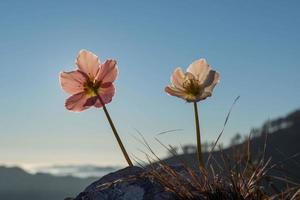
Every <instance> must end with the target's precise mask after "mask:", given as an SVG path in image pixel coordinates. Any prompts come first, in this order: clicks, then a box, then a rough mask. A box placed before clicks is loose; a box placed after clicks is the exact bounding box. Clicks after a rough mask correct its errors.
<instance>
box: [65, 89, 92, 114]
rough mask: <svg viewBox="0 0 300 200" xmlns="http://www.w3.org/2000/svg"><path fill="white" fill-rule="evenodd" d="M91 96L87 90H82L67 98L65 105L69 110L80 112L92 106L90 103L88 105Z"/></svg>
mask: <svg viewBox="0 0 300 200" xmlns="http://www.w3.org/2000/svg"><path fill="white" fill-rule="evenodd" d="M89 98H90V97H89V96H88V95H86V94H85V92H81V93H78V94H75V95H73V96H71V97H69V98H68V99H67V100H66V103H65V106H66V108H67V109H68V110H71V111H74V112H80V111H83V110H85V109H87V108H89V107H90V105H86V104H87V101H88V99H89Z"/></svg>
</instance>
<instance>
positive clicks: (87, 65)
mask: <svg viewBox="0 0 300 200" xmlns="http://www.w3.org/2000/svg"><path fill="white" fill-rule="evenodd" d="M76 65H77V67H78V68H77V69H76V70H75V71H71V72H61V73H60V75H59V81H60V85H61V87H62V89H63V90H64V91H65V92H67V93H69V94H70V95H72V96H70V97H69V98H68V99H67V100H66V103H65V106H66V108H67V109H68V110H71V111H75V112H80V111H82V110H85V109H87V108H89V107H91V106H95V107H97V108H101V107H103V105H102V103H104V104H107V103H109V102H111V100H112V97H113V96H114V94H115V87H114V85H113V82H114V80H116V78H117V75H118V68H117V63H116V61H115V60H106V61H105V63H103V64H101V63H100V61H99V59H98V57H97V56H96V55H95V54H93V53H92V52H89V51H87V50H81V51H80V52H79V55H78V57H77V59H76ZM99 97H100V98H101V99H102V103H101V101H100V100H99Z"/></svg>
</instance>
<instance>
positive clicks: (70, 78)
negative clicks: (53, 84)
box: [59, 50, 132, 166]
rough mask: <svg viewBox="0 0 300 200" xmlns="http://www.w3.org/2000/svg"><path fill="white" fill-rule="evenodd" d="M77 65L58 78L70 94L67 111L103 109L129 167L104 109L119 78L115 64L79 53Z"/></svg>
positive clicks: (130, 164)
mask: <svg viewBox="0 0 300 200" xmlns="http://www.w3.org/2000/svg"><path fill="white" fill-rule="evenodd" d="M76 65H77V69H76V70H75V71H71V72H61V73H60V75H59V80H60V85H61V87H62V89H63V90H64V91H65V92H67V93H69V94H70V95H72V96H71V97H69V98H68V99H67V100H66V103H65V106H66V108H67V109H68V110H70V111H74V112H80V111H83V110H85V109H88V108H90V107H91V106H94V107H96V108H103V110H104V113H105V115H106V117H107V120H108V122H109V124H110V126H111V129H112V131H113V133H114V135H115V137H116V139H117V141H118V144H119V146H120V148H121V150H122V152H123V155H124V157H125V159H126V161H127V163H128V165H129V166H132V162H131V160H130V158H129V156H128V153H127V151H126V149H125V147H124V145H123V143H122V141H121V139H120V137H119V134H118V132H117V130H116V128H115V125H114V123H113V121H112V119H111V117H110V115H109V113H108V111H107V108H106V106H105V104H108V103H110V102H111V100H112V97H113V96H114V94H115V87H114V85H113V82H114V81H115V80H116V78H117V75H118V67H117V62H116V61H115V60H106V61H105V63H103V64H101V63H100V61H99V59H98V57H97V56H96V55H95V54H93V53H92V52H89V51H87V50H81V51H80V52H79V55H78V57H77V59H76Z"/></svg>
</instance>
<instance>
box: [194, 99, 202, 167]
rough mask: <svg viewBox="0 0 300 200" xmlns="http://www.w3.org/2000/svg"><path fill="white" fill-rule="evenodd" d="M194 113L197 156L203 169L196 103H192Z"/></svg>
mask: <svg viewBox="0 0 300 200" xmlns="http://www.w3.org/2000/svg"><path fill="white" fill-rule="evenodd" d="M194 112H195V125H196V136H197V155H198V162H199V166H200V168H202V169H205V166H204V161H203V156H202V150H201V137H200V125H199V115H198V106H197V102H194Z"/></svg>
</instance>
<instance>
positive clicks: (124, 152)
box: [97, 95, 133, 166]
mask: <svg viewBox="0 0 300 200" xmlns="http://www.w3.org/2000/svg"><path fill="white" fill-rule="evenodd" d="M97 97H98V99H99V101H100V102H101V104H102V105H103V110H104V113H105V115H106V118H107V120H108V122H109V124H110V127H111V129H112V131H113V133H114V135H115V137H116V139H117V141H118V144H119V146H120V148H121V150H122V152H123V155H124V157H125V159H126V161H127V163H128V165H129V166H133V164H132V162H131V160H130V158H129V156H128V154H127V151H126V149H125V147H124V145H123V143H122V141H121V138H120V136H119V134H118V132H117V130H116V128H115V125H114V123H113V121H112V120H111V117H110V115H109V113H108V111H107V109H106V106H105V103H104V102H103V100H102V98H101V97H100V95H97Z"/></svg>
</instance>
